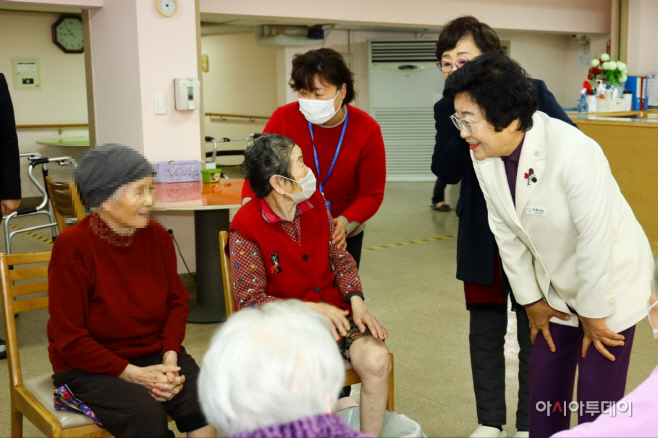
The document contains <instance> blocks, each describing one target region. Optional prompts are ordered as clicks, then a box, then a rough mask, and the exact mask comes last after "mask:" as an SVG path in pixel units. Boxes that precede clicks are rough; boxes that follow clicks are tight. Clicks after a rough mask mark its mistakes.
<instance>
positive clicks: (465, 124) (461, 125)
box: [450, 113, 483, 135]
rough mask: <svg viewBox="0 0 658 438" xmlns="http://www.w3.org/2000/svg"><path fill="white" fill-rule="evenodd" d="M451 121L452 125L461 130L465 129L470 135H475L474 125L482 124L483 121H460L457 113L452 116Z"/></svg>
mask: <svg viewBox="0 0 658 438" xmlns="http://www.w3.org/2000/svg"><path fill="white" fill-rule="evenodd" d="M450 120H452V123H453V124H454V125H455V128H457V129H459V131H460V132H461V130H462V129H463V130H464V131H466V133H467V134H468V135H473V123H477V122H481V121H482V120H483V119H480V120H476V121H471V120H468V119H460V118H459V117H457V113H455V114H453V115H451V116H450Z"/></svg>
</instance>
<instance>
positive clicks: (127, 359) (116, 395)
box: [48, 145, 216, 437]
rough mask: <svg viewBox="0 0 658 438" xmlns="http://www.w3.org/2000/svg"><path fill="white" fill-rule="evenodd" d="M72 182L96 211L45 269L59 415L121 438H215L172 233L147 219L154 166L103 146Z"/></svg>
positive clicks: (67, 236) (65, 237)
mask: <svg viewBox="0 0 658 438" xmlns="http://www.w3.org/2000/svg"><path fill="white" fill-rule="evenodd" d="M75 182H76V184H77V185H78V188H79V190H80V193H81V194H82V195H83V197H84V198H86V199H87V200H88V202H89V205H90V206H91V208H92V210H94V212H93V213H92V214H90V215H89V216H87V217H86V218H85V219H84V220H83V221H81V222H79V223H77V224H76V225H74V226H73V227H70V228H67V229H66V230H64V231H63V232H62V233H61V234H60V235H59V236H57V240H56V241H55V244H54V245H53V252H52V257H51V261H50V265H49V266H48V273H49V275H48V279H49V280H48V281H49V285H48V288H49V310H50V320H49V321H48V344H49V345H48V351H49V356H50V362H51V364H52V367H53V371H54V374H53V383H54V385H55V387H56V388H57V390H56V401H55V407H56V408H57V409H69V410H76V411H80V412H83V413H85V414H86V415H89V416H91V418H92V419H94V421H96V422H97V423H98V424H100V425H102V427H105V428H106V429H107V430H108V431H109V432H110V433H111V434H112V435H115V436H117V437H128V436H131V437H132V436H144V437H147V436H148V437H165V436H174V435H173V432H171V431H170V430H169V428H168V423H167V415H169V416H170V417H172V418H173V419H174V420H175V421H176V426H177V428H178V430H179V431H181V432H187V436H188V437H210V436H216V432H215V429H214V428H213V427H212V426H209V425H208V423H207V422H206V420H205V417H204V415H203V413H202V412H201V408H200V406H199V402H198V397H197V383H196V382H197V376H198V374H199V367H198V366H197V364H196V362H195V361H194V359H193V358H192V357H191V356H190V355H189V354H187V352H186V351H185V348H184V347H183V346H182V345H181V344H182V342H183V338H184V337H185V322H186V320H187V314H188V304H187V301H188V294H187V291H186V290H185V288H184V287H183V284H182V283H181V280H180V278H179V277H178V274H177V268H176V254H175V252H174V246H173V243H172V239H171V236H170V235H169V234H168V233H167V230H165V229H164V228H163V227H162V225H160V224H159V223H157V222H155V221H151V220H149V210H150V208H151V206H152V204H153V169H152V168H151V165H150V164H149V163H148V161H147V160H146V159H145V158H144V157H143V156H142V155H141V154H139V153H138V152H136V151H134V150H132V149H130V148H128V147H126V146H120V145H104V146H100V147H98V148H96V149H94V150H92V151H91V152H89V153H88V154H87V155H85V157H84V158H83V159H82V161H80V164H79V166H78V168H77V169H76V172H75Z"/></svg>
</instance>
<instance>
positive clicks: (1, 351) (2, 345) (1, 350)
mask: <svg viewBox="0 0 658 438" xmlns="http://www.w3.org/2000/svg"><path fill="white" fill-rule="evenodd" d="M6 357H7V344H6V342H5V341H4V340H3V339H0V359H5V358H6Z"/></svg>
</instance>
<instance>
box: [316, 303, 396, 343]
mask: <svg viewBox="0 0 658 438" xmlns="http://www.w3.org/2000/svg"><path fill="white" fill-rule="evenodd" d="M304 304H306V305H307V306H308V307H309V308H310V309H311V310H313V311H314V312H317V313H319V314H321V315H324V316H325V317H326V318H327V319H328V320H329V323H330V324H331V327H332V330H331V334H332V335H333V337H334V339H335V340H336V341H339V340H340V339H341V338H342V337H345V336H346V335H347V331H348V330H349V329H350V322H349V321H348V320H347V315H349V312H348V311H347V310H343V309H339V308H338V307H335V306H332V305H331V304H327V303H313V302H308V301H307V302H305V303H304ZM350 304H351V305H352V317H353V318H354V323H355V324H356V326H357V327H358V328H359V331H361V333H364V332H365V331H366V327H367V328H369V329H370V333H372V336H373V337H374V338H376V339H381V340H384V339H387V338H388V332H387V331H386V328H384V326H383V325H381V324H380V323H379V321H377V318H375V317H374V316H372V315H371V314H370V312H369V311H368V308H367V307H366V305H365V303H364V302H363V299H362V298H361V297H360V296H353V297H352V298H350Z"/></svg>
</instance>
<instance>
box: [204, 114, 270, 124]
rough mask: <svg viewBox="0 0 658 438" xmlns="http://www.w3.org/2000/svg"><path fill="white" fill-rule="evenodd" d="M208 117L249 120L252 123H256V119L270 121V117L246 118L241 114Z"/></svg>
mask: <svg viewBox="0 0 658 438" xmlns="http://www.w3.org/2000/svg"><path fill="white" fill-rule="evenodd" d="M206 116H208V117H219V118H222V119H249V120H250V121H252V122H253V121H254V120H255V119H263V120H269V116H268V117H265V116H244V115H241V114H220V113H206Z"/></svg>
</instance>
